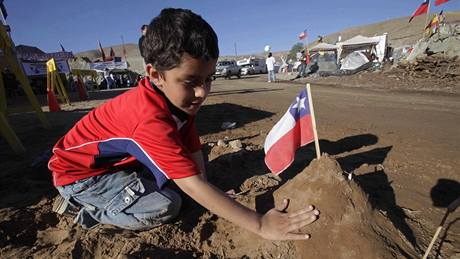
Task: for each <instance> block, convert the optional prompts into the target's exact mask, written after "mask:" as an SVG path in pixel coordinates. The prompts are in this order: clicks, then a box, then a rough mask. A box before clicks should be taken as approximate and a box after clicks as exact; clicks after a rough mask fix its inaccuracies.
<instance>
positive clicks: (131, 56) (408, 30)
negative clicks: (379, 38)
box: [75, 11, 460, 74]
mask: <svg viewBox="0 0 460 259" xmlns="http://www.w3.org/2000/svg"><path fill="white" fill-rule="evenodd" d="M445 15H446V21H447V23H460V11H455V12H446V13H445ZM408 20H409V17H401V18H396V19H390V20H386V21H383V22H378V23H373V24H368V25H363V26H356V27H352V28H348V29H344V30H342V31H338V32H334V33H332V34H329V35H326V36H324V38H323V40H324V42H328V43H334V42H336V40H337V37H338V36H339V35H340V36H341V37H342V40H347V39H349V38H352V37H354V36H356V35H359V34H360V35H363V36H368V37H370V36H375V35H381V34H383V33H388V39H389V43H390V44H391V45H392V46H393V47H395V48H397V47H401V46H405V45H412V44H414V43H416V42H417V41H418V40H419V39H420V38H421V36H422V28H423V26H424V24H425V16H419V17H416V18H415V19H414V20H413V21H412V22H411V23H408ZM315 44H316V43H315V42H313V43H311V44H310V46H313V45H315ZM111 47H112V48H113V50H114V51H115V54H117V56H122V53H123V46H122V45H114V46H109V47H106V48H104V52H105V53H107V54H108V53H110V48H111ZM125 49H126V57H127V61H128V63H129V65H130V67H131V68H132V69H133V70H134V71H136V72H138V73H141V74H142V73H143V64H144V63H143V61H142V58H141V56H140V52H139V49H138V47H137V44H134V43H130V44H125ZM288 52H289V50H284V51H277V52H274V53H273V55H274V56H275V57H279V56H282V55H284V56H286V55H287V53H288ZM75 55H76V56H78V57H88V58H89V59H91V60H94V59H97V58H100V51H99V50H88V51H84V52H79V53H77V54H75ZM248 56H249V55H241V56H221V57H220V59H240V58H243V57H248ZM251 56H256V57H264V56H265V54H264V53H254V54H252V55H251Z"/></svg>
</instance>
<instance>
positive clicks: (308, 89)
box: [307, 84, 321, 159]
mask: <svg viewBox="0 0 460 259" xmlns="http://www.w3.org/2000/svg"><path fill="white" fill-rule="evenodd" d="M307 94H308V105H309V107H310V115H311V121H312V126H313V135H314V136H315V148H316V158H318V159H319V158H320V157H321V151H320V150H319V141H318V132H317V131H316V119H315V111H314V109H313V100H312V98H311V89H310V84H307Z"/></svg>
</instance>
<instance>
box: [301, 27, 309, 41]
mask: <svg viewBox="0 0 460 259" xmlns="http://www.w3.org/2000/svg"><path fill="white" fill-rule="evenodd" d="M306 37H308V32H307V29H305V30H304V31H303V32H301V33H300V34H299V40H303V39H305V38H306Z"/></svg>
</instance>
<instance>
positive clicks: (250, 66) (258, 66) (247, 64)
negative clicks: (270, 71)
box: [237, 58, 267, 75]
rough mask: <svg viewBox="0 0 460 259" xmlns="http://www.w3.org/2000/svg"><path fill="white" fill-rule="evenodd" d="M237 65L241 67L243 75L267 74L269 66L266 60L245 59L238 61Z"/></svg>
mask: <svg viewBox="0 0 460 259" xmlns="http://www.w3.org/2000/svg"><path fill="white" fill-rule="evenodd" d="M237 64H238V65H239V66H241V74H242V75H253V74H265V73H267V65H266V64H265V59H260V58H245V59H242V60H238V62H237Z"/></svg>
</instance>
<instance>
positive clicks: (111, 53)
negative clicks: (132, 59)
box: [110, 47, 115, 57]
mask: <svg viewBox="0 0 460 259" xmlns="http://www.w3.org/2000/svg"><path fill="white" fill-rule="evenodd" d="M110 56H111V57H115V51H113V48H112V47H110Z"/></svg>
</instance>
